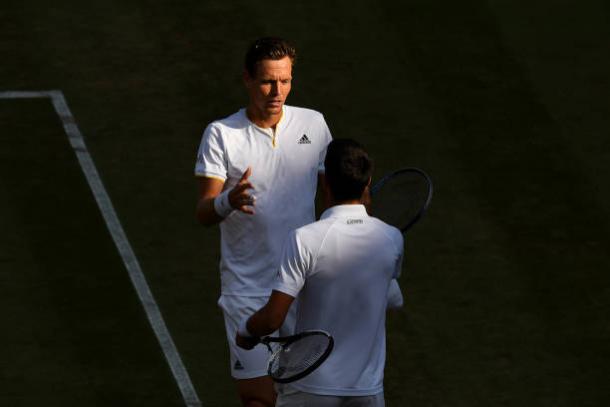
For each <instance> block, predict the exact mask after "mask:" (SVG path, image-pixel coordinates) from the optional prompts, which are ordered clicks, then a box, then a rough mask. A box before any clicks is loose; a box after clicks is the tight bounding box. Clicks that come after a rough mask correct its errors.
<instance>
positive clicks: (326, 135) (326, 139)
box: [318, 116, 333, 173]
mask: <svg viewBox="0 0 610 407" xmlns="http://www.w3.org/2000/svg"><path fill="white" fill-rule="evenodd" d="M320 133H321V134H320V139H321V140H322V141H323V142H322V144H323V146H324V147H323V148H322V149H321V150H320V156H319V159H318V172H321V173H323V172H324V159H325V158H326V148H327V147H328V145H329V144H330V142H331V141H332V139H333V138H332V136H331V134H330V129H329V128H328V125H327V124H326V121H325V120H324V116H322V117H321V118H320Z"/></svg>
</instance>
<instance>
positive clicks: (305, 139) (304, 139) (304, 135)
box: [297, 134, 311, 144]
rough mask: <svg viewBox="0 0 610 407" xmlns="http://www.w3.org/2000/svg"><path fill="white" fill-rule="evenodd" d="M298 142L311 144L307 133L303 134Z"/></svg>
mask: <svg viewBox="0 0 610 407" xmlns="http://www.w3.org/2000/svg"><path fill="white" fill-rule="evenodd" d="M297 143H298V144H311V140H309V137H307V134H303V136H302V137H301V138H300V139H299V141H298V142H297Z"/></svg>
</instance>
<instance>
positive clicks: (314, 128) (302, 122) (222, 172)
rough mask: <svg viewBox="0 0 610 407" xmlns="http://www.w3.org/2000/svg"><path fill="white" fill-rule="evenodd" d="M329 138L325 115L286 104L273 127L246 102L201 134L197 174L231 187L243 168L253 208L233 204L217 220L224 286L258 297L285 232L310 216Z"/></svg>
mask: <svg viewBox="0 0 610 407" xmlns="http://www.w3.org/2000/svg"><path fill="white" fill-rule="evenodd" d="M330 141H331V135H330V131H329V129H328V126H327V125H326V122H325V121H324V117H323V116H322V115H321V114H320V113H318V112H316V111H313V110H309V109H303V108H298V107H292V106H284V109H283V114H282V119H281V120H280V122H279V123H278V124H277V126H276V130H275V131H273V129H271V128H267V129H264V128H261V127H258V126H256V125H255V124H254V123H252V122H251V121H250V120H249V119H248V117H247V116H246V112H245V109H242V110H240V111H238V112H237V113H235V114H233V115H231V116H229V117H227V118H225V119H222V120H218V121H215V122H212V123H211V124H210V125H209V126H208V127H207V128H206V129H205V132H204V133H203V137H202V141H201V145H200V147H199V152H198V155H197V164H196V166H195V175H197V176H203V177H213V178H218V179H220V180H223V181H225V184H224V189H225V190H226V189H228V188H233V187H234V186H235V184H237V182H238V181H239V179H240V178H241V176H242V174H243V173H244V171H246V169H247V168H248V167H251V168H252V175H251V176H250V178H249V180H250V182H251V183H252V185H253V186H254V188H255V190H254V191H253V193H254V195H255V196H256V206H255V208H254V210H255V212H256V214H255V215H248V214H244V213H242V212H240V211H233V212H232V213H231V214H229V215H228V216H227V217H226V218H225V219H224V220H223V221H222V222H221V223H220V231H221V261H220V272H221V280H222V293H223V294H226V295H243V296H264V295H269V294H270V293H271V284H272V283H273V279H274V277H275V275H276V273H277V267H278V264H279V260H280V255H281V251H282V247H283V244H284V241H285V240H286V238H287V236H288V234H289V233H290V232H291V231H292V230H294V229H296V228H298V227H300V226H303V225H306V224H308V223H311V222H313V221H314V220H315V195H316V189H317V184H318V172H320V171H323V169H324V157H325V155H326V146H327V145H328V143H330Z"/></svg>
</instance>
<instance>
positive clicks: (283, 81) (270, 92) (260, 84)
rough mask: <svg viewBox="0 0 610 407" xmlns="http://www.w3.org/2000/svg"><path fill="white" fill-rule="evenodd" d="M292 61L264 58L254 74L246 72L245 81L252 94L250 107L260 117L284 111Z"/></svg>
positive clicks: (290, 78)
mask: <svg viewBox="0 0 610 407" xmlns="http://www.w3.org/2000/svg"><path fill="white" fill-rule="evenodd" d="M291 81H292V61H291V60H290V58H289V57H284V58H282V59H279V60H277V61H276V60H272V59H263V60H262V61H259V62H258V64H257V66H256V72H255V74H254V76H253V77H252V76H250V75H249V74H248V72H247V71H246V72H245V73H244V82H245V84H246V88H247V89H248V95H249V96H250V105H249V108H250V109H251V110H252V113H254V114H255V115H257V116H259V117H260V118H269V117H271V116H274V115H278V114H280V113H281V112H282V107H283V106H284V102H285V101H286V98H287V97H288V94H289V93H290V87H291Z"/></svg>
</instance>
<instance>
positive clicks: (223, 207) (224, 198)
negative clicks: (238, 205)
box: [214, 189, 233, 218]
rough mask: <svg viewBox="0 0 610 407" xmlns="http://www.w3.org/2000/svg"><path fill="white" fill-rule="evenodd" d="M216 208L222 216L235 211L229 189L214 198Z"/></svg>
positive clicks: (224, 216)
mask: <svg viewBox="0 0 610 407" xmlns="http://www.w3.org/2000/svg"><path fill="white" fill-rule="evenodd" d="M214 210H215V211H216V213H217V214H218V216H220V217H221V218H226V217H227V216H229V214H230V213H231V212H233V207H232V206H231V203H230V202H229V190H228V189H227V190H226V191H224V192H223V193H221V194H220V195H218V196H217V197H216V198H214Z"/></svg>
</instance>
